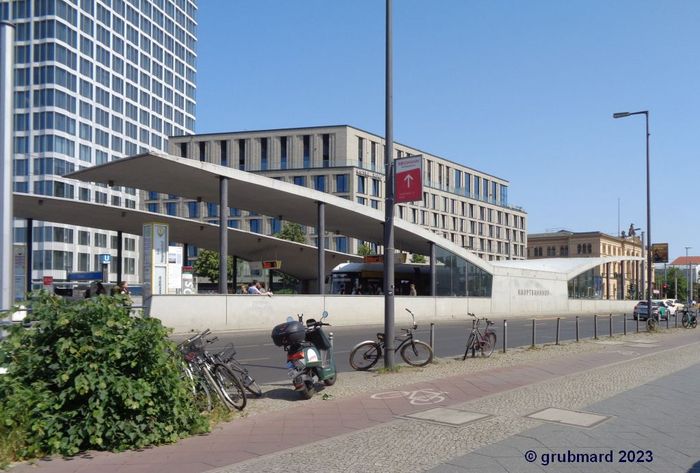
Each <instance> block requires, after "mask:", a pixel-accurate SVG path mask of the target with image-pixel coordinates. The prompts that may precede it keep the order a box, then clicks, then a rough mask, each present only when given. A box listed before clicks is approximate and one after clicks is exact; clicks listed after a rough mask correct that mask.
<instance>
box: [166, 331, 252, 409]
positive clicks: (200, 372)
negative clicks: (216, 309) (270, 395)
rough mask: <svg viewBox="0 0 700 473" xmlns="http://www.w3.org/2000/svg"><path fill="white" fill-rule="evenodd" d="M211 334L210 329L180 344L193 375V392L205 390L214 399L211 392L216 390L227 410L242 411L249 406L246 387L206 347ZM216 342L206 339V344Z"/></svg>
mask: <svg viewBox="0 0 700 473" xmlns="http://www.w3.org/2000/svg"><path fill="white" fill-rule="evenodd" d="M210 333H211V330H209V329H207V330H205V331H203V332H201V333H198V334H197V335H195V336H194V337H192V338H188V339H187V340H185V341H184V342H182V343H181V344H179V345H178V349H179V350H180V352H181V353H182V355H183V357H184V359H185V361H186V362H187V368H188V370H189V373H187V372H186V376H188V377H189V376H190V374H191V379H192V380H193V383H194V389H195V390H196V389H198V388H199V389H201V390H202V391H204V392H205V393H206V394H205V396H206V397H207V398H210V397H211V395H210V394H209V391H211V390H213V391H214V392H215V393H216V395H217V396H218V397H219V399H220V400H221V402H222V403H223V404H224V405H225V406H226V407H228V408H229V409H230V408H234V409H237V410H239V411H240V410H243V408H244V407H245V405H246V397H245V391H244V388H243V385H242V384H241V382H240V381H239V380H238V378H237V377H236V375H235V374H233V372H232V371H231V369H230V368H229V367H227V366H226V365H224V364H223V363H220V362H219V361H217V360H216V359H215V358H214V357H213V356H212V355H211V354H209V352H207V350H205V348H204V341H205V340H204V337H205V336H206V335H208V334H210ZM216 339H217V338H216V337H214V338H213V339H209V340H206V343H213V342H214V341H216ZM199 378H201V380H200V379H199ZM202 386H203V387H202ZM210 405H211V402H210V401H209V406H210Z"/></svg>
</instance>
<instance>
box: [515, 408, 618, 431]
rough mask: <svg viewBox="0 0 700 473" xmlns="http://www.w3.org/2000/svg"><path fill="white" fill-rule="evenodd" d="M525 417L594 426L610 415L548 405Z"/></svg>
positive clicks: (579, 425) (580, 425) (578, 425)
mask: <svg viewBox="0 0 700 473" xmlns="http://www.w3.org/2000/svg"><path fill="white" fill-rule="evenodd" d="M525 417H529V418H531V419H537V420H544V421H547V422H556V423H557V424H566V425H575V426H577V427H595V426H596V425H598V424H600V423H601V422H603V421H605V420H607V419H609V418H610V416H601V415H598V414H591V413H590V412H578V411H570V410H568V409H557V408H555V407H549V408H547V409H544V410H542V411H538V412H535V413H532V414H530V415H528V416H525Z"/></svg>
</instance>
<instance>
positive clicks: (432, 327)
mask: <svg viewBox="0 0 700 473" xmlns="http://www.w3.org/2000/svg"><path fill="white" fill-rule="evenodd" d="M430 349H431V350H433V353H435V324H434V323H433V322H430Z"/></svg>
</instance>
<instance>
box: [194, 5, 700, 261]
mask: <svg viewBox="0 0 700 473" xmlns="http://www.w3.org/2000/svg"><path fill="white" fill-rule="evenodd" d="M393 11H394V15H393V16H394V22H393V29H394V36H393V41H394V64H393V71H394V139H395V141H397V142H399V143H403V144H406V145H408V146H412V147H415V148H418V149H422V150H425V151H426V152H429V153H431V154H434V155H437V156H441V157H443V158H446V159H449V160H451V161H455V162H458V163H461V164H464V165H466V166H469V167H472V168H475V169H478V170H480V171H484V172H486V173H489V174H493V175H496V176H499V177H501V178H504V179H507V180H509V181H510V189H509V195H508V197H509V203H510V204H511V205H517V206H521V207H523V208H524V209H525V211H526V212H527V213H528V232H529V233H540V232H545V231H556V230H561V229H566V230H571V231H602V232H606V233H609V234H616V233H617V231H618V202H619V222H620V223H619V228H620V230H627V229H628V228H629V226H630V223H634V224H635V226H636V227H639V228H641V229H642V230H646V227H647V225H646V161H645V149H646V148H645V126H644V125H645V124H644V116H643V115H639V116H633V117H628V118H624V119H618V120H614V119H613V118H612V114H613V113H614V112H623V111H629V112H635V111H640V110H649V117H650V120H649V121H650V133H651V138H650V155H651V187H652V191H651V201H652V205H651V218H652V222H651V229H652V243H661V242H668V243H669V256H670V258H671V259H673V258H675V257H677V256H683V255H685V252H686V250H685V247H686V246H690V247H692V248H691V249H690V250H689V254H690V255H700V237H699V236H698V235H700V218H698V213H699V211H698V209H697V207H698V205H697V202H698V199H697V196H698V195H699V194H698V192H697V191H696V185H695V178H696V176H699V175H700V160H698V146H699V145H700V143H698V136H699V133H698V131H700V89H699V85H700V80H699V79H700V28H698V25H699V24H700V2H697V1H695V0H689V1H683V0H657V1H650V0H616V1H614V2H610V1H604V0H586V1H582V0H566V1H561V0H510V1H506V0H394V1H393ZM384 13H385V2H384V1H382V0H334V1H329V0H295V1H284V0H276V1H272V0H199V10H198V51H197V54H198V59H197V122H196V133H212V132H228V131H241V130H257V129H272V128H287V127H304V126H318V125H338V124H348V125H352V126H355V127H358V128H361V129H364V130H367V131H370V132H373V133H376V134H379V135H384V123H385V122H384V120H385V118H384V34H385V33H384V25H385V19H384Z"/></svg>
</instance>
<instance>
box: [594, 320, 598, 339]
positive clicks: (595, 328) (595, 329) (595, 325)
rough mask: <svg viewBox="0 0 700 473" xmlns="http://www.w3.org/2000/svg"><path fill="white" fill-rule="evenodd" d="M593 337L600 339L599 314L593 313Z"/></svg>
mask: <svg viewBox="0 0 700 473" xmlns="http://www.w3.org/2000/svg"><path fill="white" fill-rule="evenodd" d="M593 339H595V340H598V314H593Z"/></svg>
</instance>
